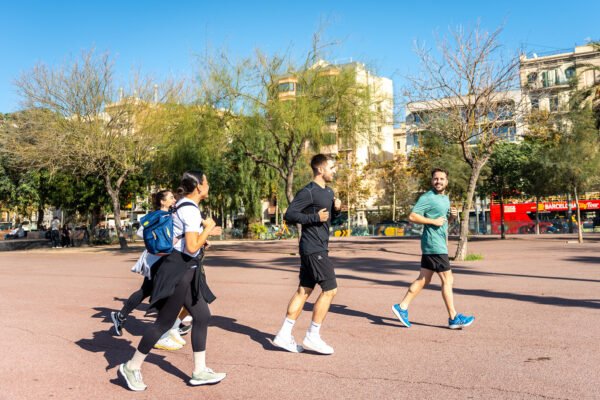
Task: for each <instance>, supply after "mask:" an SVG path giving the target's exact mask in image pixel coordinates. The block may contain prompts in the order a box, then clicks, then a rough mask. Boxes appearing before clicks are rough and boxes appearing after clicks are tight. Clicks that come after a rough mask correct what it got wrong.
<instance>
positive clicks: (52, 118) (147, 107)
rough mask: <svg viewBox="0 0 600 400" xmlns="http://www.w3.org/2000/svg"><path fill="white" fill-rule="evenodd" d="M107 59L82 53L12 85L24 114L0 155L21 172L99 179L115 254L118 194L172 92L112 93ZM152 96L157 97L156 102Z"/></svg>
mask: <svg viewBox="0 0 600 400" xmlns="http://www.w3.org/2000/svg"><path fill="white" fill-rule="evenodd" d="M116 86H117V85H116V80H115V78H114V75H113V64H112V61H111V59H110V57H109V55H108V54H105V55H102V56H97V55H96V54H95V53H94V52H93V51H88V52H84V53H83V54H82V56H81V57H80V58H79V59H76V60H74V61H73V62H70V63H65V64H64V65H62V66H58V67H54V68H51V67H48V66H46V65H43V64H39V65H37V66H36V67H34V68H33V69H32V70H30V71H28V72H25V73H24V74H23V75H22V76H21V77H20V78H19V79H18V80H17V82H16V87H17V91H18V92H19V94H20V96H21V97H22V99H23V100H24V103H25V105H26V110H25V111H23V112H22V113H19V115H18V120H17V121H15V124H12V125H9V126H8V129H3V131H4V132H2V142H3V145H2V148H3V150H4V151H7V152H10V153H11V154H13V156H14V157H15V158H17V159H18V160H17V161H18V165H19V166H20V167H22V168H24V169H30V168H31V169H41V168H43V169H47V170H48V171H50V172H54V171H62V172H65V173H68V174H71V175H74V176H79V177H85V176H89V175H93V176H97V177H99V178H101V179H102V181H103V182H104V186H105V189H106V192H107V194H108V195H109V196H110V199H111V206H112V210H113V213H114V218H115V225H116V228H117V231H118V232H119V242H120V245H121V248H125V247H127V242H126V240H125V237H124V236H123V235H122V232H121V229H120V228H121V218H120V211H121V204H120V198H121V190H122V187H123V184H124V183H125V182H126V181H127V179H128V178H129V177H130V176H131V175H134V174H136V173H137V172H139V171H141V170H143V168H144V166H145V165H146V163H147V162H151V161H152V160H153V159H154V156H155V153H156V149H157V147H156V143H157V142H158V137H159V136H160V135H162V134H163V132H162V131H160V130H159V129H157V127H158V126H162V125H161V124H160V122H161V120H162V114H163V109H164V107H162V106H159V104H170V103H173V102H175V100H176V99H177V96H178V94H179V89H180V87H179V86H178V85H174V84H172V83H164V84H161V85H160V86H161V87H160V88H159V87H158V84H155V83H154V82H153V81H152V80H150V79H143V78H138V79H135V80H134V83H132V84H131V85H129V87H128V90H127V91H125V89H122V90H117V89H116ZM159 95H160V97H159Z"/></svg>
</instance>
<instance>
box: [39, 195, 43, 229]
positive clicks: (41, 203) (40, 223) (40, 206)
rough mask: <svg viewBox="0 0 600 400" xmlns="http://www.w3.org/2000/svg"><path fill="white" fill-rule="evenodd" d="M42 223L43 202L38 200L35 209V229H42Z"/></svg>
mask: <svg viewBox="0 0 600 400" xmlns="http://www.w3.org/2000/svg"><path fill="white" fill-rule="evenodd" d="M43 223H44V201H42V199H40V202H39V203H38V209H37V228H38V230H40V229H42V224H43Z"/></svg>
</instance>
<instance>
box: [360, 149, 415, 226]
mask: <svg viewBox="0 0 600 400" xmlns="http://www.w3.org/2000/svg"><path fill="white" fill-rule="evenodd" d="M369 169H370V170H371V173H372V174H373V175H374V177H375V178H376V179H378V180H379V181H380V182H381V189H382V190H381V191H380V195H379V198H378V201H377V202H378V204H379V205H386V206H391V210H392V215H391V218H392V220H393V221H396V220H397V218H398V216H399V215H408V213H409V211H410V207H411V206H412V205H413V204H414V203H415V192H416V191H417V187H418V186H417V179H416V178H415V177H413V175H412V174H411V170H410V167H409V166H408V163H407V160H406V157H404V156H403V155H397V156H396V157H395V158H394V159H393V160H388V161H380V162H374V163H371V164H370V165H369ZM397 210H399V215H398V214H397V213H396V211H397Z"/></svg>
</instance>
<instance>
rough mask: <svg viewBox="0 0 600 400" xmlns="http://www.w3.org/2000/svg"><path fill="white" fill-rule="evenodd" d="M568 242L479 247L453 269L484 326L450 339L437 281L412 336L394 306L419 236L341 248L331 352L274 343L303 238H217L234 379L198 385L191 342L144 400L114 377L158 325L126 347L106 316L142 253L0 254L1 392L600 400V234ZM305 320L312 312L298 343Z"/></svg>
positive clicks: (515, 241)
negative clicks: (476, 257) (473, 257)
mask: <svg viewBox="0 0 600 400" xmlns="http://www.w3.org/2000/svg"><path fill="white" fill-rule="evenodd" d="M572 239H573V238H572V237H571V238H569V237H566V236H543V237H540V238H535V237H515V238H509V239H508V240H505V241H500V240H497V239H488V240H478V241H473V242H471V243H470V244H469V251H470V252H473V253H479V254H482V255H483V257H484V258H483V260H480V261H471V262H456V263H453V268H454V272H455V303H456V305H457V309H458V310H459V312H464V313H468V314H470V313H473V314H474V315H475V316H476V320H475V323H474V324H473V325H472V326H471V327H469V328H466V329H464V330H461V331H452V330H449V329H447V315H446V311H445V308H444V305H443V302H442V297H441V295H440V291H439V279H438V278H434V280H433V282H432V284H431V286H430V287H429V288H428V289H426V290H424V291H423V292H422V293H421V295H420V296H419V297H417V299H416V300H415V301H414V302H413V304H412V305H411V307H410V318H411V321H412V322H413V327H412V328H410V329H407V328H402V327H401V326H400V323H399V322H398V321H397V320H396V319H395V318H394V317H393V314H392V313H391V311H390V307H391V305H392V304H394V303H396V302H399V300H400V299H401V297H402V296H403V294H404V292H405V291H406V288H407V286H408V284H409V283H410V282H411V281H412V280H413V279H414V278H415V277H416V275H417V273H418V268H419V260H420V250H419V242H418V240H407V239H393V238H389V239H386V238H347V239H333V240H332V242H331V245H330V250H331V252H330V255H331V256H332V259H333V261H334V263H335V265H336V269H337V274H338V284H339V293H338V296H337V297H336V298H335V300H334V305H333V306H332V309H331V311H330V314H329V315H328V317H327V319H326V320H325V323H324V324H323V328H322V335H323V337H324V339H325V340H326V341H327V342H328V343H329V344H331V345H332V346H333V347H334V348H335V354H334V355H332V356H322V355H317V354H315V353H310V352H305V353H303V354H292V353H287V352H284V351H281V350H279V349H276V348H275V347H274V346H273V345H272V344H271V339H272V338H273V335H274V334H275V333H276V332H277V330H278V329H279V327H280V325H281V323H282V320H283V318H284V312H285V308H286V305H287V302H288V300H289V298H290V296H291V295H292V293H293V292H294V290H295V289H296V286H297V282H298V281H297V273H298V272H297V271H298V264H299V258H298V256H297V254H296V253H297V242H296V241H294V240H288V241H277V242H229V243H216V244H214V245H213V248H212V249H211V251H210V253H209V255H208V256H207V261H206V270H207V274H208V279H209V283H210V285H211V287H212V289H213V291H214V292H215V293H216V294H217V296H218V299H217V300H216V301H215V302H214V303H213V304H212V305H211V311H212V314H213V317H212V321H211V327H210V328H209V337H208V350H207V361H208V365H209V366H210V367H212V368H213V369H215V370H217V371H224V372H227V373H228V376H227V379H225V380H224V381H223V382H221V383H220V384H218V385H213V386H206V387H191V386H188V385H187V380H188V377H189V374H190V373H191V369H192V350H191V346H190V345H188V346H186V347H185V348H184V349H182V350H180V351H177V352H166V351H153V352H152V354H151V355H150V356H149V358H148V362H147V363H146V364H145V365H144V368H143V373H144V380H145V382H146V384H147V385H148V386H149V388H148V390H146V391H145V392H143V393H134V392H130V391H128V390H127V389H126V388H125V387H124V386H123V383H122V382H121V381H120V380H119V379H118V378H117V369H118V365H119V364H120V363H121V362H124V361H126V360H127V359H128V358H129V357H130V356H131V355H132V353H133V351H134V348H135V346H136V345H137V343H138V342H139V339H140V337H141V335H142V333H143V331H144V327H145V326H147V324H149V323H151V322H152V317H151V316H145V314H144V311H143V310H136V311H134V313H133V314H132V316H131V317H130V319H129V320H128V321H127V325H126V331H125V333H124V335H123V336H122V337H115V336H113V334H112V330H111V326H112V324H111V323H110V317H109V313H110V311H112V310H117V309H119V308H120V307H121V305H122V302H123V300H124V299H125V298H127V297H128V296H129V295H130V294H131V293H132V292H133V291H134V290H136V289H137V288H138V287H139V286H140V284H141V281H142V279H141V277H140V276H139V275H136V274H133V273H131V272H130V271H129V268H130V267H131V265H132V264H133V263H134V261H135V259H136V258H137V256H138V254H139V251H140V247H138V248H137V249H134V250H132V251H128V252H125V253H123V252H121V251H119V250H117V249H116V248H114V247H112V248H111V247H107V248H81V249H47V250H31V251H23V252H5V253H0V333H1V334H0V340H2V343H1V344H0V348H1V349H2V350H1V351H2V353H1V354H2V357H0V398H1V399H48V398H54V399H132V398H139V399H161V398H174V399H188V398H198V399H300V398H308V399H404V398H418V399H438V398H449V399H465V398H476V399H537V398H540V399H594V398H595V399H598V398H600V372H599V371H600V351H599V344H598V343H599V342H598V341H599V339H600V296H599V293H600V291H599V288H600V276H599V272H600V236H591V235H590V238H589V239H588V240H587V241H586V243H584V244H582V245H579V244H574V243H567V240H572ZM455 245H456V244H455V243H451V254H452V252H453V249H454V248H455ZM313 296H315V297H316V295H313ZM311 300H314V297H313V298H311ZM310 307H311V306H310V305H309V306H308V307H307V310H308V309H310ZM144 308H145V307H144ZM309 322H310V312H307V311H305V312H304V313H303V314H302V315H301V317H300V319H299V321H298V322H297V324H296V327H295V330H294V334H295V337H296V340H298V341H301V340H302V338H303V335H304V332H305V330H306V328H307V326H308V324H309ZM187 337H188V338H189V336H187Z"/></svg>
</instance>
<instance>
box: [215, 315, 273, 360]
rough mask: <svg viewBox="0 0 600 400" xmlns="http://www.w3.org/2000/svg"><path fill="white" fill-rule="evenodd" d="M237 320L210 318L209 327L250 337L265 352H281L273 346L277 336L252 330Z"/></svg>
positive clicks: (220, 317)
mask: <svg viewBox="0 0 600 400" xmlns="http://www.w3.org/2000/svg"><path fill="white" fill-rule="evenodd" d="M236 321H237V320H236V319H233V318H229V317H223V316H220V315H213V316H212V317H211V318H210V322H209V326H215V327H217V328H220V329H223V330H225V331H228V332H234V333H239V334H242V335H246V336H248V337H249V338H250V339H252V340H254V341H255V342H257V343H259V344H260V345H262V347H263V349H265V350H277V351H279V350H281V349H280V348H278V347H275V346H274V345H273V344H272V339H273V338H274V337H275V335H272V334H270V333H266V332H262V331H259V330H258V329H255V328H252V327H250V326H247V325H243V324H240V323H238V322H236Z"/></svg>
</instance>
